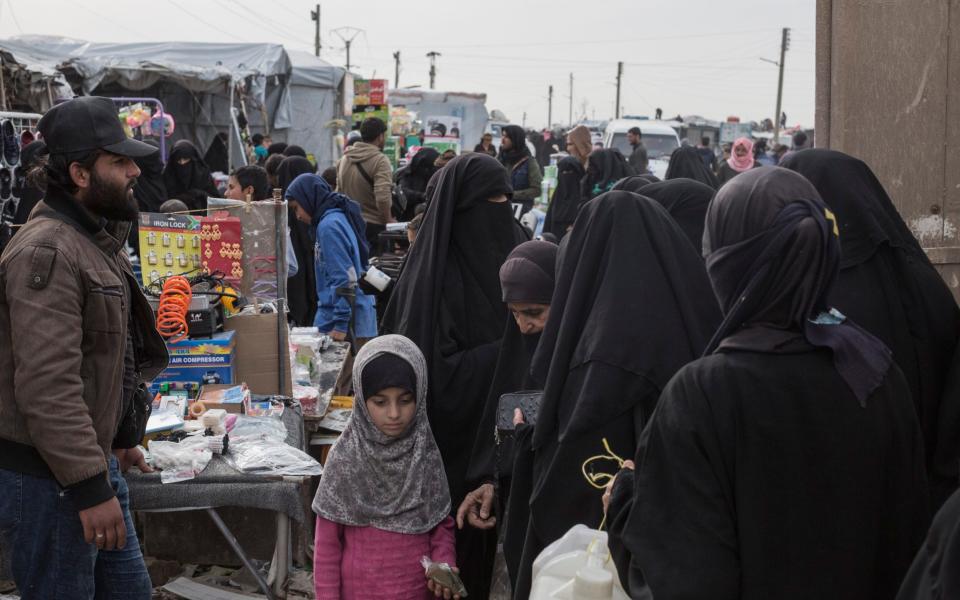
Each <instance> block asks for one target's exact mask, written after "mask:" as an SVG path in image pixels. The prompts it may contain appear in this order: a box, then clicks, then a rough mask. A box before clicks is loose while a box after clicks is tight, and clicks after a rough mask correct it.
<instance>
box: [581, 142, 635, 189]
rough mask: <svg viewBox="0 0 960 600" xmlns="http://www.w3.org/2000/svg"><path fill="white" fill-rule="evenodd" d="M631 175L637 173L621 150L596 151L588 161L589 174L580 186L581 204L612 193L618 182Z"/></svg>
mask: <svg viewBox="0 0 960 600" xmlns="http://www.w3.org/2000/svg"><path fill="white" fill-rule="evenodd" d="M631 175H636V173H635V172H634V170H633V167H631V166H630V163H628V162H627V159H626V158H624V157H623V154H621V153H620V151H619V150H617V149H616V148H606V149H604V150H594V151H593V152H591V153H590V157H589V158H588V159H587V174H586V176H585V177H584V178H583V181H582V182H581V185H580V196H581V202H586V201H587V200H589V199H591V198H594V197H596V196H598V195H600V194H602V193H604V192H608V191H610V190H611V189H613V186H614V185H616V183H617V182H618V181H620V180H621V179H623V178H624V177H630V176H631Z"/></svg>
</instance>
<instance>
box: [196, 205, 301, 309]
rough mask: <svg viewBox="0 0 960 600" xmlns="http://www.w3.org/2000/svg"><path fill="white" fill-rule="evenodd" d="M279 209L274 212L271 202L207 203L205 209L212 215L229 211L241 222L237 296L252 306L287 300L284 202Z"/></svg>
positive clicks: (274, 207) (285, 216)
mask: <svg viewBox="0 0 960 600" xmlns="http://www.w3.org/2000/svg"><path fill="white" fill-rule="evenodd" d="M281 206H282V210H277V204H276V203H275V202H274V201H272V200H263V201H258V202H244V201H241V200H226V199H224V198H210V199H209V200H208V204H207V207H208V210H209V211H210V212H211V213H213V214H216V212H220V211H229V213H230V214H231V215H233V216H235V217H237V218H239V219H240V226H241V231H242V232H243V235H242V238H243V239H242V241H241V244H240V249H241V250H242V254H241V259H240V268H241V269H242V270H243V273H242V275H241V277H240V293H241V295H242V296H243V297H244V298H246V299H247V300H248V301H250V302H253V303H255V304H263V303H266V302H275V301H276V300H277V299H278V298H284V299H286V294H287V277H286V272H287V265H286V240H287V237H286V231H287V208H286V203H285V202H283V203H281ZM278 232H279V233H280V235H279V236H278ZM278 248H279V252H278ZM278 274H279V276H278Z"/></svg>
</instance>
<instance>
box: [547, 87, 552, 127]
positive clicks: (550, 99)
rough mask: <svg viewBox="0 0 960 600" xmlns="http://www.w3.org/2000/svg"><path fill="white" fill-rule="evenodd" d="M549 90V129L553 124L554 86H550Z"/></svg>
mask: <svg viewBox="0 0 960 600" xmlns="http://www.w3.org/2000/svg"><path fill="white" fill-rule="evenodd" d="M548 90H549V91H548V92H547V129H550V128H551V127H552V126H553V86H552V85H551V86H550V87H549V88H548Z"/></svg>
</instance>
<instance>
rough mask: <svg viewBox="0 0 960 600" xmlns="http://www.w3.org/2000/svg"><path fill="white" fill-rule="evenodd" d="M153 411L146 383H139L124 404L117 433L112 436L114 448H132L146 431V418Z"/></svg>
mask: <svg viewBox="0 0 960 600" xmlns="http://www.w3.org/2000/svg"><path fill="white" fill-rule="evenodd" d="M152 412H153V397H152V396H151V395H150V391H149V390H148V389H147V386H146V384H144V383H142V382H141V383H140V385H138V386H137V387H136V388H134V390H133V393H132V394H130V400H129V401H128V403H127V404H126V405H125V406H124V412H123V416H122V417H121V420H120V426H119V427H118V429H117V435H116V436H115V437H114V438H113V447H114V448H134V447H136V446H137V444H139V443H140V442H141V441H142V440H143V436H144V435H145V433H146V431H147V419H149V418H150V413H152Z"/></svg>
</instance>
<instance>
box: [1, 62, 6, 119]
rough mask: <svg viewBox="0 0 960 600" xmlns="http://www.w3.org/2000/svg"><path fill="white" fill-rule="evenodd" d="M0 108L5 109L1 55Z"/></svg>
mask: <svg viewBox="0 0 960 600" xmlns="http://www.w3.org/2000/svg"><path fill="white" fill-rule="evenodd" d="M0 110H7V89H6V87H5V86H4V84H3V57H2V56H0Z"/></svg>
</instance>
